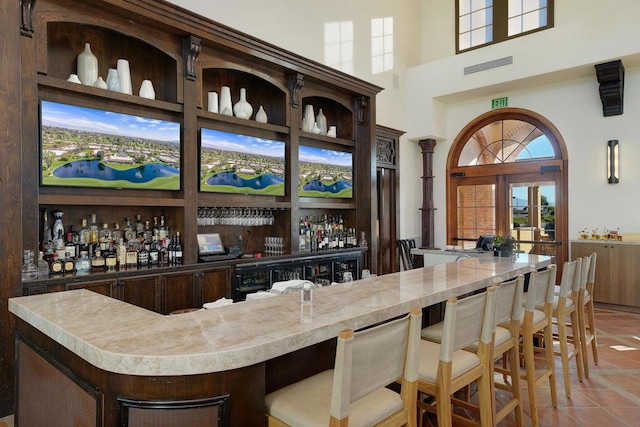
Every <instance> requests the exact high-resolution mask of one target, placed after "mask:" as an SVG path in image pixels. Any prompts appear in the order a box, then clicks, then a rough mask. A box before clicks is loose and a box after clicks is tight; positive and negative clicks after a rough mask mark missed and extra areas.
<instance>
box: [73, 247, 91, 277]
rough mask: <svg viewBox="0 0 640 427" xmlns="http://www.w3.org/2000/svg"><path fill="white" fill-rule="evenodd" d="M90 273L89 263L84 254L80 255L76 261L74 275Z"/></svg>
mask: <svg viewBox="0 0 640 427" xmlns="http://www.w3.org/2000/svg"><path fill="white" fill-rule="evenodd" d="M90 271H91V261H90V260H89V257H88V256H87V254H86V253H85V252H83V253H81V254H80V258H78V259H77V260H76V275H83V274H89V272H90Z"/></svg>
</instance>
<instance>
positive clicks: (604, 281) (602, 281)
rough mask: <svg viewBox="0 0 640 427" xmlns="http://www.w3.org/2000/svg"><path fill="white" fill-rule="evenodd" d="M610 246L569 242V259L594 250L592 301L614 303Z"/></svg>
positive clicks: (585, 254) (614, 285)
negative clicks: (594, 268) (594, 270)
mask: <svg viewBox="0 0 640 427" xmlns="http://www.w3.org/2000/svg"><path fill="white" fill-rule="evenodd" d="M610 246H611V245H609V244H602V243H588V242H573V243H571V260H575V259H576V258H578V257H585V256H589V255H591V254H592V253H594V252H595V253H596V278H595V283H594V286H593V301H595V302H602V303H608V304H615V303H614V302H613V297H612V293H613V292H614V289H615V287H616V286H617V285H616V284H615V283H613V282H612V281H611V276H610V270H611V267H610V253H609V251H610ZM557 280H558V282H559V281H560V278H559V277H558V279H557Z"/></svg>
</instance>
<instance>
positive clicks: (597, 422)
mask: <svg viewBox="0 0 640 427" xmlns="http://www.w3.org/2000/svg"><path fill="white" fill-rule="evenodd" d="M596 330H597V333H598V356H599V363H598V365H597V366H596V365H594V364H593V358H592V356H591V351H589V361H590V363H589V366H590V369H589V378H588V379H585V380H584V381H583V382H579V381H578V379H577V375H576V373H575V361H573V360H572V361H571V367H572V375H571V399H567V398H566V396H565V395H564V385H563V383H562V367H561V364H560V361H559V358H556V359H557V363H556V373H557V374H556V376H557V381H558V384H557V387H558V408H557V409H553V408H552V407H551V397H550V394H549V390H548V384H549V383H548V382H545V384H544V385H543V386H541V388H539V389H538V407H539V411H540V415H539V416H540V426H541V427H573V426H575V427H578V426H579V427H614V426H615V427H621V426H633V427H637V426H640V314H636V313H625V312H620V311H610V310H603V309H596ZM524 386H525V387H526V384H525V385H524ZM523 396H524V400H525V402H524V412H525V417H524V419H525V425H526V426H530V425H531V418H530V412H529V403H528V400H527V391H526V389H524V390H523ZM3 422H4V423H6V425H7V426H8V427H13V415H10V416H8V417H5V418H0V427H3V424H2V423H3ZM424 425H425V426H435V425H437V424H436V423H435V419H433V418H429V415H427V416H426V417H425V423H424ZM454 426H455V423H454ZM499 426H500V427H511V426H515V420H514V419H513V416H511V417H508V418H507V419H505V420H503V421H502V422H501V423H500V424H499Z"/></svg>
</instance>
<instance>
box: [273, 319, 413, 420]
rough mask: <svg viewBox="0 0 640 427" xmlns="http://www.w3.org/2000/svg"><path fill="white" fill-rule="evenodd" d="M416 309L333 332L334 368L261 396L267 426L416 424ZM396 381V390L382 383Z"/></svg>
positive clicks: (387, 383) (386, 383)
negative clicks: (355, 328) (372, 324)
mask: <svg viewBox="0 0 640 427" xmlns="http://www.w3.org/2000/svg"><path fill="white" fill-rule="evenodd" d="M421 326H422V310H421V309H419V308H415V309H413V310H411V313H410V314H409V315H407V316H405V317H403V318H401V319H397V320H393V321H390V322H386V323H383V324H381V325H378V326H375V327H372V328H369V329H364V330H361V331H357V332H354V331H352V330H345V331H342V332H340V334H339V336H338V344H337V348H336V361H335V367H334V369H329V370H327V371H324V372H321V373H319V374H316V375H313V376H311V377H309V378H306V379H304V380H301V381H298V382H296V383H294V384H290V385H288V386H286V387H283V388H281V389H279V390H276V391H274V392H272V393H269V394H268V395H267V396H266V399H265V403H266V417H267V423H268V425H269V426H299V427H309V426H343V427H346V426H348V425H350V424H351V425H357V426H378V425H384V426H405V425H407V426H410V427H413V426H415V425H416V396H417V391H416V381H417V378H418V360H419V350H420V349H419V343H420V341H421V340H420V327H421ZM395 381H401V391H400V393H399V394H398V393H396V392H395V391H392V390H390V389H388V388H386V386H387V385H389V384H391V383H393V382H395Z"/></svg>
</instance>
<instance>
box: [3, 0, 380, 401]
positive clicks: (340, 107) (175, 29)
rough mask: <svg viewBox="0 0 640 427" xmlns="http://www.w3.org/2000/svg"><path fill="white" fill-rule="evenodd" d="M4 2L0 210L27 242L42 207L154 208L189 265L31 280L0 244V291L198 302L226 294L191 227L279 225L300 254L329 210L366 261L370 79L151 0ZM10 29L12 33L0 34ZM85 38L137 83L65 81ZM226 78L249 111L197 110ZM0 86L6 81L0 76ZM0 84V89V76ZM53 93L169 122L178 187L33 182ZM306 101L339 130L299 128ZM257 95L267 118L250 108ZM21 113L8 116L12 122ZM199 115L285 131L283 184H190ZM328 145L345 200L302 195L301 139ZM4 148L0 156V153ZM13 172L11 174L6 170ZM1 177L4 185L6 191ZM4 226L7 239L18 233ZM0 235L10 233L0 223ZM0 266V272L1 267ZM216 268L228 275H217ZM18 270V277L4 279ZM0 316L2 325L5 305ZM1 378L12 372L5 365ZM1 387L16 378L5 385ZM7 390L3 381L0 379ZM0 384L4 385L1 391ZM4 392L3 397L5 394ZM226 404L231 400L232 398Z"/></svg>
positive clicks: (169, 306)
mask: <svg viewBox="0 0 640 427" xmlns="http://www.w3.org/2000/svg"><path fill="white" fill-rule="evenodd" d="M20 8H21V10H18V7H17V6H15V5H14V6H12V9H11V10H9V6H6V10H4V12H6V13H3V15H2V16H3V17H2V22H3V25H2V27H3V28H4V29H5V30H3V47H4V48H5V52H7V54H8V55H10V57H12V58H14V59H16V61H15V63H16V64H19V65H17V66H15V67H14V66H13V65H10V64H5V65H4V66H3V69H2V71H3V74H6V75H14V77H15V78H18V79H20V81H19V82H18V83H19V84H15V85H14V87H19V89H18V90H15V91H14V90H13V88H11V90H12V92H11V93H9V92H8V91H5V90H3V94H6V95H2V96H3V101H4V104H3V111H5V112H6V113H4V115H3V118H2V119H1V120H2V124H3V128H6V129H8V134H9V133H10V134H11V141H12V143H11V144H5V145H3V147H2V148H0V152H1V153H2V158H3V159H9V160H8V162H7V163H6V165H5V163H3V165H5V166H6V168H5V169H6V170H7V173H6V175H7V177H5V178H4V179H3V183H4V184H3V185H5V187H3V190H0V192H1V193H2V194H3V195H6V196H8V197H7V198H6V199H7V203H6V205H7V206H6V207H7V209H6V210H5V212H4V214H3V216H4V218H6V220H7V221H8V223H11V224H15V225H16V226H18V227H16V229H19V230H21V238H18V239H17V241H18V242H19V244H18V247H14V248H12V252H13V253H18V254H19V253H21V252H22V249H31V250H35V249H36V248H38V247H39V246H40V244H41V236H40V230H42V224H41V221H42V215H41V213H42V211H43V210H44V209H48V210H50V211H51V210H53V209H61V210H63V211H64V221H65V226H66V227H67V229H68V228H69V227H71V226H75V227H79V225H80V223H81V220H82V219H83V218H87V217H88V216H89V215H90V214H92V213H96V214H97V217H98V222H99V223H100V224H102V223H108V224H110V225H111V226H113V224H114V223H116V222H119V223H120V225H121V226H122V224H123V222H124V218H125V217H134V216H135V215H136V214H140V215H141V216H142V217H143V218H145V219H151V218H153V217H154V216H160V215H164V216H165V218H166V219H167V222H168V224H169V225H170V226H171V228H172V231H174V232H176V231H179V232H180V235H181V238H182V243H183V248H184V249H183V252H184V254H183V263H184V264H185V267H189V266H193V267H194V268H193V269H188V270H191V271H186V270H180V271H171V272H168V271H165V270H156V271H153V270H150V271H149V274H148V275H146V274H145V276H144V277H143V276H141V275H140V273H131V274H129V273H128V272H118V273H117V276H116V277H117V278H115V279H105V280H104V281H103V278H104V277H101V276H102V275H99V276H92V275H88V276H87V277H86V280H85V279H84V278H83V279H82V280H79V279H74V280H73V281H69V283H65V282H64V281H61V280H52V281H51V282H47V281H46V280H45V281H42V282H41V281H40V280H38V285H37V286H31V285H27V284H23V285H24V289H23V290H21V289H20V287H19V286H16V285H15V283H18V282H19V280H20V279H19V278H20V273H19V272H20V260H19V259H18V258H19V257H17V258H16V257H14V256H7V257H4V258H3V259H5V260H6V261H3V263H2V264H1V267H2V268H1V269H2V270H3V271H4V272H6V278H8V279H7V280H3V281H2V282H3V287H4V288H3V290H2V295H1V296H2V301H4V302H3V304H4V305H5V308H4V311H3V312H5V313H6V304H7V302H6V301H7V300H8V298H10V297H12V296H19V295H20V294H21V293H22V292H25V293H30V294H33V293H38V292H50V291H60V290H64V289H72V288H77V287H91V288H92V289H94V290H95V291H96V292H99V293H103V294H106V295H110V296H112V297H116V298H121V299H123V300H125V301H129V302H132V303H134V304H136V305H139V306H141V307H145V308H149V309H153V310H156V311H160V312H170V311H173V310H178V309H183V308H191V307H199V306H200V305H201V304H202V302H203V301H210V300H215V299H217V298H216V297H219V296H222V295H226V296H230V292H231V290H230V289H229V286H230V285H229V284H230V278H231V276H232V274H233V273H232V270H233V265H232V264H233V263H229V266H228V268H229V269H230V270H229V271H225V270H217V269H214V270H206V269H205V268H203V267H200V266H197V259H198V252H197V245H196V235H197V234H198V233H205V232H213V231H215V232H219V233H220V234H221V235H222V236H223V239H224V242H225V244H227V245H238V244H241V245H242V249H243V250H244V251H245V252H248V253H254V252H260V251H262V250H263V249H264V238H265V237H267V236H281V237H283V238H284V245H285V246H284V253H285V254H287V253H289V254H291V255H293V256H295V255H297V253H298V252H299V249H298V244H297V243H298V235H299V227H298V224H299V218H300V216H305V215H324V214H329V215H333V216H335V215H337V214H340V215H341V216H342V217H343V218H344V220H345V224H346V226H348V227H354V228H356V230H357V233H358V236H359V235H360V232H365V233H366V236H367V239H368V241H369V251H368V252H365V253H364V255H363V256H364V257H365V258H366V259H363V265H365V266H366V267H367V268H370V269H371V270H372V272H376V264H377V258H376V257H375V255H373V254H376V251H377V240H376V239H377V236H376V235H375V234H374V231H375V226H376V212H377V207H376V200H375V198H374V197H373V195H372V191H373V190H374V189H375V173H373V172H374V170H375V169H374V168H375V160H374V159H375V157H374V156H373V151H372V146H371V141H372V139H373V135H374V129H375V111H376V108H375V96H376V93H378V92H379V91H380V90H381V88H379V87H377V86H375V85H372V84H369V83H367V82H364V81H361V80H359V79H357V78H354V77H352V76H349V75H346V74H344V73H342V72H340V71H337V70H334V69H331V68H329V67H325V66H322V65H320V64H318V63H316V62H314V61H310V60H307V59H305V58H302V57H300V56H298V55H296V54H293V53H291V52H287V51H284V50H282V49H279V48H277V47H275V46H273V45H270V44H268V43H264V42H262V41H260V40H257V39H255V38H252V37H250V36H248V35H246V34H243V33H239V32H236V31H234V30H232V29H230V28H228V27H225V26H223V25H220V24H217V23H215V22H213V21H210V20H208V19H205V18H203V17H201V16H198V15H195V14H191V13H189V12H188V11H186V10H184V9H182V8H178V7H175V6H173V5H171V4H170V3H168V2H164V1H153V0H112V1H109V2H103V1H98V0H83V1H79V0H38V1H37V2H34V1H23V2H20ZM6 29H11V31H13V32H15V33H17V32H18V31H19V33H20V36H12V37H10V36H9V35H8V34H6V32H8V31H9V30H6ZM85 43H89V44H90V45H91V49H92V52H93V53H94V55H96V57H97V59H98V68H99V70H98V74H99V76H101V77H103V78H106V77H107V72H108V69H109V68H115V66H116V62H117V60H118V59H120V58H124V59H127V60H128V61H129V63H130V70H131V80H132V88H133V93H134V95H128V94H122V93H118V92H113V91H108V90H104V89H100V88H96V87H91V86H84V85H79V84H75V83H70V82H68V81H67V78H68V76H69V74H71V73H76V72H77V71H76V58H77V55H78V54H79V53H80V52H82V51H83V49H84V45H85ZM145 79H148V80H151V82H152V84H153V87H154V89H155V93H156V99H146V98H141V97H139V96H137V93H138V90H139V88H140V85H141V83H142V81H143V80H145ZM223 85H226V86H229V87H230V88H231V92H232V100H233V102H237V101H238V96H239V91H240V89H241V88H245V89H246V91H247V98H248V101H249V102H250V103H251V105H252V106H253V109H254V114H253V116H252V117H251V118H250V119H249V120H243V119H239V118H236V117H230V116H225V115H222V114H215V113H211V112H208V111H206V110H207V108H206V104H207V92H209V91H219V90H220V87H221V86H223ZM3 88H5V87H4V86H3ZM5 89H6V88H5ZM43 100H44V101H52V102H58V103H64V104H71V105H77V106H81V107H87V108H93V109H98V110H104V111H111V112H117V113H124V114H128V115H134V116H142V117H147V118H151V119H158V120H166V121H172V122H176V123H179V125H180V135H181V136H180V141H181V156H180V157H181V158H180V165H181V181H180V189H178V190H163V191H159V190H153V189H137V190H133V189H126V188H118V189H115V188H113V189H107V188H83V187H58V186H43V185H41V183H40V176H39V175H40V174H39V173H37V172H35V171H36V170H37V169H38V168H39V166H40V144H39V140H40V126H39V123H40V116H39V108H40V103H41V101H43ZM308 104H311V105H313V106H314V108H315V112H316V114H317V113H318V111H319V109H320V108H322V109H323V112H324V114H325V115H326V116H327V118H328V122H329V124H330V125H335V126H337V135H336V137H335V138H330V137H327V136H322V135H315V134H312V133H309V132H304V131H303V130H302V117H303V111H304V108H305V106H306V105H308ZM260 106H262V107H263V108H264V110H265V111H266V113H267V115H268V123H258V122H256V121H255V120H254V118H255V113H256V112H257V110H258V109H259V107H260ZM17 122H19V126H16V125H15V123H17ZM203 127H206V128H211V129H216V130H223V131H226V132H231V133H235V134H239V135H248V136H253V137H259V138H267V139H276V140H279V141H283V142H284V143H285V145H286V148H285V156H284V157H285V192H284V195H282V196H269V195H266V196H264V195H261V196H251V195H245V194H221V193H204V192H201V191H199V190H200V188H199V182H200V171H199V164H200V163H199V155H200V153H199V147H200V133H201V129H202V128H203ZM301 144H302V145H309V146H313V147H318V148H330V149H337V150H341V151H346V152H349V153H351V154H352V155H353V184H354V194H353V197H352V198H351V199H328V198H313V197H307V198H301V197H299V191H298V184H299V182H298V181H299V160H298V149H299V146H300V145H301ZM3 161H4V160H3ZM9 176H10V177H11V179H13V177H14V176H16V177H19V183H16V182H12V181H11V180H10V179H9ZM5 188H6V190H5ZM209 207H229V208H231V207H235V208H240V209H269V210H270V211H271V212H273V215H274V223H273V225H270V226H261V227H256V226H246V225H221V226H210V225H205V226H200V225H198V219H197V216H198V210H199V209H202V208H209ZM14 233H15V230H12V232H11V236H12V237H11V239H9V238H7V239H3V240H6V241H9V240H11V241H15V236H13V234H14ZM4 236H5V237H8V235H4ZM3 277H4V276H3ZM223 277H226V278H227V279H226V280H223ZM14 279H15V280H14ZM3 324H11V322H10V321H9V319H8V318H6V319H5V321H3ZM2 334H3V336H2V338H3V344H4V346H3V348H4V352H3V354H2V355H0V356H2V357H0V359H1V360H3V361H5V362H2V366H1V368H2V370H3V371H7V372H8V371H11V369H12V367H11V366H10V362H8V361H11V360H13V350H12V348H13V333H12V330H11V327H8V328H6V329H2ZM7 377H12V375H8V376H7ZM2 390H13V386H12V385H11V384H9V385H5V386H4V387H2ZM8 393H10V392H8ZM2 397H7V396H4V395H3V396H2ZM1 400H2V401H11V400H12V396H8V397H7V398H5V399H1ZM232 411H233V409H232Z"/></svg>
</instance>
